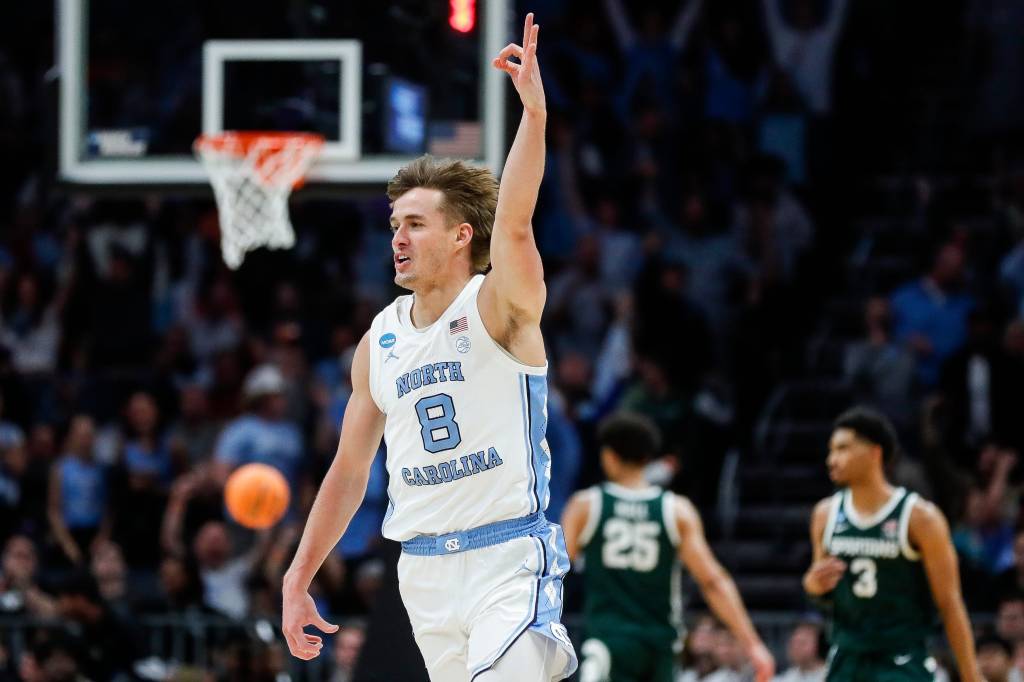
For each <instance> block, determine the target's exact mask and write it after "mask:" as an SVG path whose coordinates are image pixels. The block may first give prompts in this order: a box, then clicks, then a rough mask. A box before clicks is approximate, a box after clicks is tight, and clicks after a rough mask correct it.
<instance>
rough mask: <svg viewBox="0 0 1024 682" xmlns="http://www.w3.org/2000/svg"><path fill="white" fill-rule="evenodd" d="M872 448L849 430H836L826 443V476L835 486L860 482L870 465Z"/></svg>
mask: <svg viewBox="0 0 1024 682" xmlns="http://www.w3.org/2000/svg"><path fill="white" fill-rule="evenodd" d="M873 447H874V446H872V445H871V444H870V443H867V442H866V441H864V440H863V439H861V438H858V437H857V434H856V432H854V431H853V430H851V429H836V430H835V431H833V432H832V438H831V439H830V440H829V443H828V459H826V460H825V462H826V465H827V466H828V476H829V478H831V479H832V482H833V483H835V484H837V485H850V484H851V483H854V482H856V481H858V480H860V479H861V478H862V477H863V475H864V472H865V471H867V469H868V467H869V466H870V465H871V456H872V448H873Z"/></svg>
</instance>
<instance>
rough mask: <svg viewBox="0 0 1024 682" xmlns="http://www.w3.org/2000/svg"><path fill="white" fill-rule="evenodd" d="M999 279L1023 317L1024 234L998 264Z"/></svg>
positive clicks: (1011, 303) (1012, 304) (1013, 307)
mask: <svg viewBox="0 0 1024 682" xmlns="http://www.w3.org/2000/svg"><path fill="white" fill-rule="evenodd" d="M1022 184H1024V181H1022ZM999 279H1000V283H1001V284H1002V285H1003V287H1004V288H1005V289H1006V293H1007V295H1008V297H1009V299H1010V305H1011V308H1012V310H1013V311H1014V312H1015V313H1016V315H1017V316H1018V317H1024V236H1021V238H1020V240H1019V241H1018V242H1017V245H1016V246H1015V247H1013V250H1012V251H1010V252H1009V253H1008V254H1006V256H1004V257H1003V260H1002V262H1001V263H1000V264H999Z"/></svg>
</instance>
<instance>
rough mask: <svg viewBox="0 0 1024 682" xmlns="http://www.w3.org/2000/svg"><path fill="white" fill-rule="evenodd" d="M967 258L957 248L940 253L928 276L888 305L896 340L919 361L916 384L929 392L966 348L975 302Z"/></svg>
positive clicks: (898, 292)
mask: <svg viewBox="0 0 1024 682" xmlns="http://www.w3.org/2000/svg"><path fill="white" fill-rule="evenodd" d="M963 277H964V254H963V251H962V250H961V249H960V248H959V247H958V246H956V245H955V244H952V243H950V244H945V245H943V246H942V247H940V248H939V250H938V251H937V252H936V255H935V259H934V261H933V262H932V267H931V269H930V270H929V272H928V273H927V274H926V275H925V276H924V277H922V278H920V279H918V280H916V281H914V282H909V283H907V284H904V285H903V286H902V287H900V288H899V289H897V290H896V291H895V292H893V294H892V296H891V297H890V299H889V302H890V305H891V306H892V313H893V340H894V341H895V342H896V343H899V344H903V345H905V346H907V347H908V348H909V349H910V350H911V351H913V352H914V354H915V356H916V357H917V379H918V382H919V383H920V384H921V385H922V386H924V387H925V388H929V389H930V388H934V387H935V386H936V385H937V384H938V382H939V373H940V370H941V369H942V364H943V363H944V362H945V361H946V360H947V359H948V358H949V357H950V356H951V355H953V354H954V353H955V352H956V351H957V350H959V348H960V347H961V346H962V345H963V343H964V340H965V338H966V336H967V316H968V314H969V313H970V311H971V309H972V308H973V307H974V300H973V299H972V298H971V296H970V295H969V294H967V293H964V292H963V291H962V290H961V289H962V284H963Z"/></svg>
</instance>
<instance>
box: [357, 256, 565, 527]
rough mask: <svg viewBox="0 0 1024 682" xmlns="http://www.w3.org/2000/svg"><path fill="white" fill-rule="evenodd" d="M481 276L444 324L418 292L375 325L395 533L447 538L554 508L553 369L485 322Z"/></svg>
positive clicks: (373, 362)
mask: <svg viewBox="0 0 1024 682" xmlns="http://www.w3.org/2000/svg"><path fill="white" fill-rule="evenodd" d="M483 282H484V275H475V276H474V277H473V278H472V279H471V280H470V281H469V282H468V283H467V284H466V286H465V288H464V289H463V290H462V292H461V293H459V295H458V296H456V297H455V300H454V301H452V303H451V305H449V306H448V309H447V310H445V312H444V313H443V314H442V315H441V317H440V318H438V319H437V321H436V322H434V323H433V324H431V325H429V326H427V327H424V328H421V329H417V328H415V327H414V326H413V324H412V315H411V311H412V305H413V301H414V296H413V295H408V296H400V297H398V298H397V299H395V301H394V302H393V303H392V304H391V305H389V306H388V307H387V308H385V309H384V310H382V311H381V312H380V313H379V314H378V315H377V317H376V318H374V320H373V324H372V325H371V327H370V338H369V341H370V394H371V396H372V397H373V400H374V402H375V403H376V404H377V407H378V408H380V410H381V412H383V413H384V414H385V425H384V441H385V443H386V444H387V470H388V474H389V476H390V481H389V483H388V499H389V504H388V510H387V514H386V515H385V517H384V527H383V533H384V537H386V538H389V539H391V540H407V539H409V538H412V537H414V536H416V535H421V534H429V535H439V534H443V533H448V532H451V531H457V530H466V529H469V528H474V527H476V526H481V525H484V524H487V523H492V522H495V521H502V520H505V519H513V518H518V517H521V516H526V515H527V514H531V513H533V512H538V511H543V510H544V509H545V508H546V507H547V503H548V481H549V480H550V472H551V455H550V452H549V450H548V444H547V440H546V439H545V437H544V434H545V430H546V428H547V366H546V365H545V366H544V367H531V366H528V365H524V364H522V363H520V362H519V361H518V360H516V359H514V358H513V357H512V356H511V355H510V354H509V353H508V352H506V351H505V350H504V349H503V348H502V347H501V346H499V345H498V344H497V343H496V342H495V341H494V340H493V339H492V338H491V337H490V335H489V334H488V333H487V330H486V329H484V325H483V322H482V321H481V319H480V313H479V311H478V309H477V296H478V294H479V292H480V286H481V285H482V284H483Z"/></svg>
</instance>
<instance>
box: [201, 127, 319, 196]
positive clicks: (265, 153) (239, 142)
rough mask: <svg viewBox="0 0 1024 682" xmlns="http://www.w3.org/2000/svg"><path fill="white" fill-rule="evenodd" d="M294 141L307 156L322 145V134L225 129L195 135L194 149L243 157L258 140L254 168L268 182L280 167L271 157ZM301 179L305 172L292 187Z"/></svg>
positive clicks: (293, 143)
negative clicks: (273, 162)
mask: <svg viewBox="0 0 1024 682" xmlns="http://www.w3.org/2000/svg"><path fill="white" fill-rule="evenodd" d="M295 143H300V146H301V147H302V149H303V150H304V151H305V152H306V155H307V156H316V155H318V154H319V153H320V150H321V149H322V148H323V146H324V136H323V135H319V134H317V133H300V132H278V131H270V130H245V131H238V130H228V131H225V132H222V133H212V134H209V135H207V134H203V135H200V136H199V137H197V138H196V141H195V145H194V146H195V150H196V151H197V152H200V153H203V152H213V153H219V154H229V155H232V156H235V157H237V158H243V157H245V156H246V155H248V154H249V152H250V151H251V150H252V148H253V147H255V146H256V145H257V144H258V145H260V147H261V149H260V153H259V156H258V157H257V158H256V159H255V165H256V169H257V171H258V172H259V174H260V177H261V179H262V180H264V181H265V182H267V183H270V182H273V180H274V176H275V175H276V174H277V172H279V171H281V170H283V168H282V167H280V166H274V165H273V164H271V163H270V161H271V160H273V159H275V157H276V155H277V154H278V153H279V152H280V151H281V150H283V149H285V148H286V147H289V146H293V145H295ZM303 158H305V157H303ZM304 182H305V176H304V175H303V177H300V178H299V179H298V180H296V181H295V183H294V185H293V187H294V188H299V187H301V186H302V185H303V183H304Z"/></svg>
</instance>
